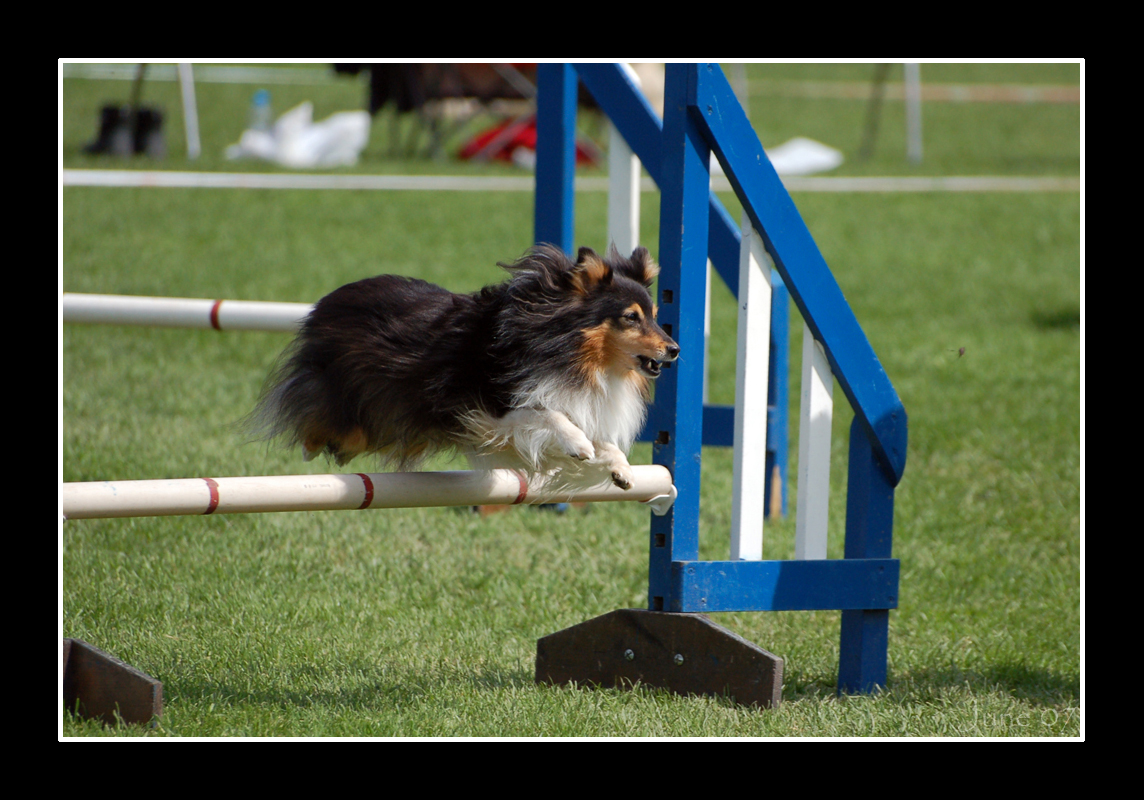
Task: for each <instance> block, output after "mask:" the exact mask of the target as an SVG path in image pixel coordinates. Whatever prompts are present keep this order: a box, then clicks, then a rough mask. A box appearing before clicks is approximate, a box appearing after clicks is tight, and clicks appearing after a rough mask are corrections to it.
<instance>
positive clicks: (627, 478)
mask: <svg viewBox="0 0 1144 800" xmlns="http://www.w3.org/2000/svg"><path fill="white" fill-rule="evenodd" d="M633 480H635V475H633V474H632V471H631V468H626V469H625V468H616V469H613V470H612V483H614V484H616V486H619V487H620V488H621V489H623V490H624V491H625V492H626V491H628V490H629V489H631V488H632V481H633Z"/></svg>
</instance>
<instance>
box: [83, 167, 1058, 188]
mask: <svg viewBox="0 0 1144 800" xmlns="http://www.w3.org/2000/svg"><path fill="white" fill-rule="evenodd" d="M61 182H62V185H64V186H122V187H162V188H199V189H357V190H382V191H449V192H531V191H533V189H534V188H535V180H534V178H533V176H531V175H528V176H520V177H512V176H495V175H318V174H299V173H277V172H268V173H259V172H179V171H174V170H114V169H109V170H104V169H65V170H63V171H62V173H61ZM783 184H784V185H785V186H786V187H787V189H788V190H789V191H792V192H1078V191H1080V187H1081V182H1080V179H1079V178H1022V177H1017V176H963V177H886V178H859V177H856V178H836V177H821V176H820V177H802V178H800V177H785V178H783ZM607 188H608V179H607V177H606V176H605V177H585V178H577V179H576V189H577V190H578V191H582V192H583V191H607ZM640 188H641V190H642V191H645V192H650V191H655V188H656V187H655V184H654V183H653V182H652V181H651V179H650V178H644V179H643V180H642V181H641V184H640ZM712 188H713V189H715V190H716V191H720V192H722V191H731V184H730V182H729V181H728V180H727V179H726V178H724V177H720V176H716V177H715V178H714V179H713V181H712Z"/></svg>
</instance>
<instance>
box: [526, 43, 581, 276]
mask: <svg viewBox="0 0 1144 800" xmlns="http://www.w3.org/2000/svg"><path fill="white" fill-rule="evenodd" d="M536 79H537V91H538V94H537V100H536V192H535V194H536V200H535V202H536V211H535V222H536V225H535V229H534V230H535V236H536V242H537V243H538V244H539V243H548V244H554V245H557V246H559V247H560V248H561V249H562V250H563V251H564V252H565V253H571V252H572V249H573V247H574V242H573V226H572V219H573V208H574V206H573V189H574V181H575V177H576V88H577V82H578V78H577V77H576V71H575V70H574V69H573V68H572V65H571V64H541V65H540V66H539V67H538V68H537V76H536Z"/></svg>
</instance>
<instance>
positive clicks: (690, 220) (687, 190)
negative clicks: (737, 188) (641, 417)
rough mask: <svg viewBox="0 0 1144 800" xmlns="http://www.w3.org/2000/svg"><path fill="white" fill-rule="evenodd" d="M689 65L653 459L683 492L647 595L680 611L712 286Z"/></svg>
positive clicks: (670, 168) (657, 525)
mask: <svg viewBox="0 0 1144 800" xmlns="http://www.w3.org/2000/svg"><path fill="white" fill-rule="evenodd" d="M692 71H694V70H693V68H692V67H689V65H686V64H669V65H668V67H667V74H666V85H665V90H664V94H665V101H664V124H663V168H662V173H663V180H662V182H661V184H660V190H661V192H662V196H663V200H662V203H661V206H660V234H659V235H660V239H659V255H660V265H661V272H660V275H659V283H658V288H659V321H660V323H661V324H662V325H664V327H665V329H668V327H669V326H670V329H669V333H670V335H671V336H672V337H673V338H674V339H675V341H676V342H677V343H678V344H679V348H680V354H679V360H678V361H676V362H675V363H674V364H672V365H671V369H669V370H664V373H663V375H661V376H660V378H659V380H658V381H657V382H656V389H655V392H656V397H655V400H656V406H657V407H658V408H659V409H660V413H659V414H657V419H658V420H659V426H660V430H658V431H656V432H655V435H654V442H655V444H654V446H653V460H654V461H655V463H657V464H662V465H664V466H666V467H667V468H668V469H669V470H670V471H671V473H672V476H673V479H674V482H675V486H676V489H678V491H679V497H678V499H677V500H676V501H675V505H674V506H673V507H672V509H671V511H670V512H668V514H666V515H665V516H663V517H653V518H652V524H651V543H650V545H651V553H650V557H649V580H648V601H649V607H650V608H651V609H652V610H662V611H678V610H680V609H681V607H682V606H681V602H682V601H681V598H678V597H673V596H672V588H671V587H672V584H671V565H672V562H673V561H693V560H696V559H698V557H699V486H700V463H701V458H702V444H703V441H702V439H703V370H704V365H703V361H704V345H703V338H704V334H703V320H704V314H705V309H706V292H707V231H708V196H709V194H710V186H711V173H710V150H709V148H708V146H707V143H706V140H705V139H704V138H703V136H702V134H701V133H700V131H699V129H698V128H697V127H696V125H695V122H694V120H693V119H692V118H691V114H690V113H689V112H688V110H687V99H688V95H689V91H690V89H689V87H690V84H692V83H693V81H692V80H691V79H690V76H689V72H692Z"/></svg>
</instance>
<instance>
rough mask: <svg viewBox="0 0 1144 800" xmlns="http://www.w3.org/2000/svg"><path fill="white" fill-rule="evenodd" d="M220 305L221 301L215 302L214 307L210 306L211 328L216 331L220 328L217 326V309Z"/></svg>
mask: <svg viewBox="0 0 1144 800" xmlns="http://www.w3.org/2000/svg"><path fill="white" fill-rule="evenodd" d="M221 305H222V300H215V301H214V305H213V306H211V327H212V328H214V329H215V330H216V331H221V330H222V328H220V327H219V324H218V307H219V306H221Z"/></svg>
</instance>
